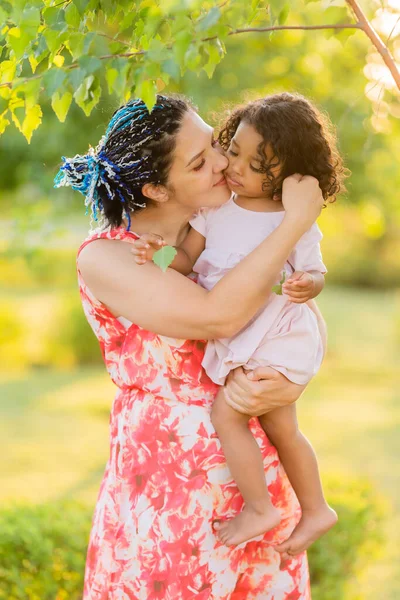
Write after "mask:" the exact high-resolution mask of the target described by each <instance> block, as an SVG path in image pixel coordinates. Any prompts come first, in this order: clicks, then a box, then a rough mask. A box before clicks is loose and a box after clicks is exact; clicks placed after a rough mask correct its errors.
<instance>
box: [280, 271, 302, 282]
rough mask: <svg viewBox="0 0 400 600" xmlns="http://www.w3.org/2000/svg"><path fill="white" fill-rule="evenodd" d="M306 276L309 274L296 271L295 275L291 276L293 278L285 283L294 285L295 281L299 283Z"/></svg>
mask: <svg viewBox="0 0 400 600" xmlns="http://www.w3.org/2000/svg"><path fill="white" fill-rule="evenodd" d="M305 275H307V273H306V272H305V271H295V272H294V273H292V274H291V276H290V277H289V279H287V280H286V281H285V283H293V282H294V281H299V280H300V279H302V278H303V277H304V276H305Z"/></svg>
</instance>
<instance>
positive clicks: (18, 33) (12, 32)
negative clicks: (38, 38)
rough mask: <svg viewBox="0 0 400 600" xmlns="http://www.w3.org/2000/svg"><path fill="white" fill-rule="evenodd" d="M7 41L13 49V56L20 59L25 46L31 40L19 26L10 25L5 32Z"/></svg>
mask: <svg viewBox="0 0 400 600" xmlns="http://www.w3.org/2000/svg"><path fill="white" fill-rule="evenodd" d="M6 37H7V43H8V44H9V46H10V48H12V50H13V51H14V54H15V58H16V59H17V60H20V59H21V58H22V57H23V56H24V54H25V49H26V47H27V46H28V45H29V44H30V42H31V41H32V37H31V36H30V35H29V34H28V33H27V32H26V31H24V30H23V29H21V28H20V27H12V28H11V29H9V30H8V32H7V36H6Z"/></svg>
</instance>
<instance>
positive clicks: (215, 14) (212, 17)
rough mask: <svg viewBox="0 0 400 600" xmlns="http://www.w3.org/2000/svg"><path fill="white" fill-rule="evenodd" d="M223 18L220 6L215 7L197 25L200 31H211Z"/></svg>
mask: <svg viewBox="0 0 400 600" xmlns="http://www.w3.org/2000/svg"><path fill="white" fill-rule="evenodd" d="M220 18H221V11H220V9H219V7H218V6H213V7H212V9H211V10H210V11H209V12H208V13H207V15H206V16H205V17H204V18H202V19H201V20H199V22H198V24H197V30H198V31H206V30H207V29H210V27H212V26H213V25H215V24H216V23H218V21H219V20H220Z"/></svg>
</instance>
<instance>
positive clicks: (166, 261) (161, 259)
mask: <svg viewBox="0 0 400 600" xmlns="http://www.w3.org/2000/svg"><path fill="white" fill-rule="evenodd" d="M176 254H177V252H176V250H175V248H174V247H173V246H163V247H162V248H160V250H157V252H155V253H154V254H153V262H154V264H155V265H157V267H160V269H161V270H162V271H164V273H165V271H166V270H167V269H168V267H169V265H170V264H171V263H172V262H173V260H174V258H175V256H176Z"/></svg>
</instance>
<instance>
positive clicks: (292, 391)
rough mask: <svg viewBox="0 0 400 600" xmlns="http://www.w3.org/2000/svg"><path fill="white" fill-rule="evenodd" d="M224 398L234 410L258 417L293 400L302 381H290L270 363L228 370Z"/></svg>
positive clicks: (299, 393) (299, 389) (302, 386)
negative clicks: (298, 382) (250, 367)
mask: <svg viewBox="0 0 400 600" xmlns="http://www.w3.org/2000/svg"><path fill="white" fill-rule="evenodd" d="M225 387H226V394H225V395H226V401H227V403H228V404H229V406H231V407H232V408H234V409H235V410H237V411H238V412H241V413H244V414H247V415H251V416H252V417H258V416H260V415H263V414H264V413H267V412H269V411H270V410H273V409H274V408H280V407H281V406H287V405H288V404H293V402H296V400H298V398H299V397H300V395H301V394H302V392H303V391H304V389H305V387H306V386H305V385H298V384H297V383H292V382H291V381H289V379H287V378H286V377H285V376H284V375H282V373H279V372H278V371H275V369H272V368H271V367H257V369H254V371H244V370H243V368H242V367H238V368H237V369H235V370H233V371H231V372H230V373H229V376H228V378H227V382H226V384H225Z"/></svg>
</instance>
